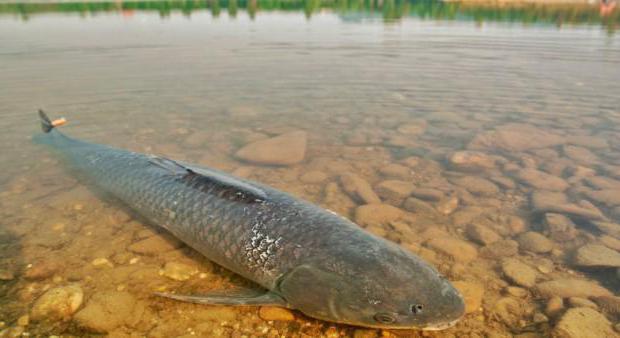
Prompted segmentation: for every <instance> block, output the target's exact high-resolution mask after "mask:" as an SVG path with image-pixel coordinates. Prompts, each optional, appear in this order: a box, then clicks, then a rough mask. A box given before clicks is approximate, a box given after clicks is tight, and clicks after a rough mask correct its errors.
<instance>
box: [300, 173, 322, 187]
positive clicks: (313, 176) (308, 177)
mask: <svg viewBox="0 0 620 338" xmlns="http://www.w3.org/2000/svg"><path fill="white" fill-rule="evenodd" d="M326 179H327V174H326V173H324V172H322V171H316V170H315V171H309V172H307V173H305V174H303V175H301V176H300V177H299V180H300V181H302V182H303V183H307V184H317V183H321V182H323V181H325V180H326Z"/></svg>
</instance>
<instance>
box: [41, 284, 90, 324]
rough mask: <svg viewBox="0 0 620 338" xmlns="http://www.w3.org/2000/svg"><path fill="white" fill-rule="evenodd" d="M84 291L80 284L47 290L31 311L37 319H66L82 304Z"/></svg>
mask: <svg viewBox="0 0 620 338" xmlns="http://www.w3.org/2000/svg"><path fill="white" fill-rule="evenodd" d="M83 299H84V293H83V292H82V288H81V287H79V286H78V285H68V286H62V287H57V288H53V289H49V290H47V291H46V292H45V293H44V294H43V295H41V297H39V298H38V299H37V300H36V301H35V303H34V305H33V306H32V309H31V311H30V317H31V318H32V320H35V321H50V322H51V321H59V320H62V321H66V320H68V319H70V318H71V315H72V314H73V313H75V311H76V310H77V309H78V308H79V307H80V305H82V301H83Z"/></svg>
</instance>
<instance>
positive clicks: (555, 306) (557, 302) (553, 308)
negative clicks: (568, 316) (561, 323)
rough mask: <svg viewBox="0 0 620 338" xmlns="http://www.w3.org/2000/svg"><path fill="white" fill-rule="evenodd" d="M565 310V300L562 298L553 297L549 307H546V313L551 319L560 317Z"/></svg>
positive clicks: (550, 299)
mask: <svg viewBox="0 0 620 338" xmlns="http://www.w3.org/2000/svg"><path fill="white" fill-rule="evenodd" d="M563 310H564V300H562V297H558V296H553V297H551V298H549V301H548V302H547V305H546V307H545V313H546V314H547V316H549V317H555V316H557V315H559V314H560V313H561V312H562V311H563Z"/></svg>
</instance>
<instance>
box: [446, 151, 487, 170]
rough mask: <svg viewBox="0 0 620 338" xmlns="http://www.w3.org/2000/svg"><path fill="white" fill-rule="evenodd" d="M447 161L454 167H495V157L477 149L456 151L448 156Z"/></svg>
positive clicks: (472, 168) (461, 168) (465, 168)
mask: <svg viewBox="0 0 620 338" xmlns="http://www.w3.org/2000/svg"><path fill="white" fill-rule="evenodd" d="M448 162H449V163H450V165H451V166H452V167H453V168H455V169H460V170H464V171H478V170H485V169H493V168H495V159H494V158H492V157H491V156H489V155H487V154H485V153H482V152H479V151H457V152H454V153H452V154H450V155H449V156H448Z"/></svg>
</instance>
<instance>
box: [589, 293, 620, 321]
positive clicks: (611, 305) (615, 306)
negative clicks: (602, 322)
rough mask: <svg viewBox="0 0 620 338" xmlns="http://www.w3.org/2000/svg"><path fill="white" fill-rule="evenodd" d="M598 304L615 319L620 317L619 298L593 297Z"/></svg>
mask: <svg viewBox="0 0 620 338" xmlns="http://www.w3.org/2000/svg"><path fill="white" fill-rule="evenodd" d="M593 300H594V301H595V302H596V304H597V305H598V306H599V307H600V309H601V310H603V311H604V312H605V313H607V314H609V315H610V316H613V317H618V316H620V297H618V296H600V297H593Z"/></svg>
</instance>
